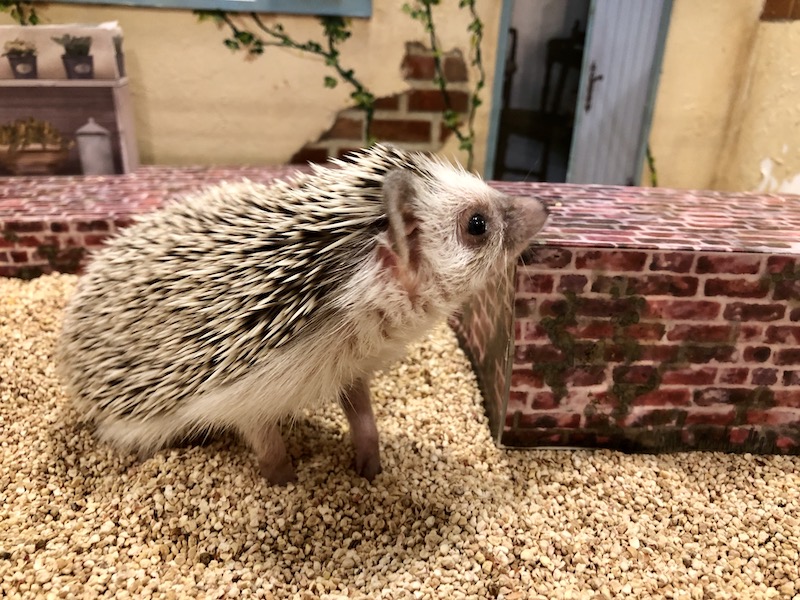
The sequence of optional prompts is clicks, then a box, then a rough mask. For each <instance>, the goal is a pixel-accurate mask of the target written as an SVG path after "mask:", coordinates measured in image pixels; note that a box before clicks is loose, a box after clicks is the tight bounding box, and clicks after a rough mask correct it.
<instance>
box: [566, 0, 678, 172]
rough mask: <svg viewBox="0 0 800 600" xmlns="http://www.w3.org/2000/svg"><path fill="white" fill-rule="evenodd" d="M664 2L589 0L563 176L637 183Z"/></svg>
mask: <svg viewBox="0 0 800 600" xmlns="http://www.w3.org/2000/svg"><path fill="white" fill-rule="evenodd" d="M667 2H668V0H593V1H592V6H591V9H590V15H589V26H588V30H587V39H586V52H585V53H584V59H583V69H582V75H581V77H582V79H581V88H580V93H579V101H578V107H577V112H576V123H575V133H574V136H573V143H572V149H571V152H570V164H569V169H568V173H567V181H569V182H571V183H603V184H620V185H627V184H633V183H637V182H638V175H639V171H640V169H641V149H642V143H643V138H644V136H645V135H646V133H647V130H648V128H649V123H648V122H647V121H648V118H649V110H648V103H649V102H650V100H651V94H652V90H653V86H654V85H655V81H656V78H655V77H653V72H654V69H659V68H660V50H661V47H662V44H663V36H664V33H665V25H666V23H665V21H666V16H665V15H667V14H668V6H667ZM592 65H594V67H595V71H594V75H595V76H596V77H602V79H599V80H595V82H594V83H593V84H592V83H591V77H592ZM590 94H591V102H590V104H589V107H588V110H587V98H588V96H589V95H590Z"/></svg>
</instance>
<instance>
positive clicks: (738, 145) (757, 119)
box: [713, 21, 800, 194]
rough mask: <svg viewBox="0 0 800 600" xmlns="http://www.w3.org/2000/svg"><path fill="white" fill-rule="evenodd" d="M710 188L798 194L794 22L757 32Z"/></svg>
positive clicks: (798, 53)
mask: <svg viewBox="0 0 800 600" xmlns="http://www.w3.org/2000/svg"><path fill="white" fill-rule="evenodd" d="M731 131H732V135H731V136H730V137H729V139H728V140H727V144H726V146H725V148H724V151H723V154H722V157H721V160H720V164H719V165H718V168H717V177H716V179H715V181H714V182H713V185H714V187H715V188H717V189H723V190H759V191H766V192H782V193H793V194H800V21H785V22H766V23H761V24H760V26H759V28H758V34H757V36H756V42H755V45H754V48H753V58H752V61H751V64H750V76H749V78H748V82H747V85H745V86H742V88H741V90H740V92H739V106H738V107H737V110H736V114H735V116H734V119H733V123H732V124H731Z"/></svg>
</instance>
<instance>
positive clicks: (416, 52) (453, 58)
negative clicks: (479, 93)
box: [290, 42, 469, 164]
mask: <svg viewBox="0 0 800 600" xmlns="http://www.w3.org/2000/svg"><path fill="white" fill-rule="evenodd" d="M400 68H401V70H402V73H403V78H404V79H405V80H406V82H407V83H408V84H409V86H410V88H409V89H408V90H406V91H405V92H403V93H400V94H394V95H392V96H384V97H382V98H377V99H376V101H375V114H374V116H373V122H372V135H373V136H374V137H375V138H376V139H377V140H378V141H382V142H391V143H394V144H396V145H398V146H401V147H403V148H407V149H409V150H420V151H423V152H435V151H436V150H438V149H439V148H441V147H442V145H443V144H444V142H445V141H446V140H447V138H448V137H449V136H450V135H451V134H452V132H451V131H450V129H448V128H447V127H445V125H444V121H443V118H442V111H444V109H445V99H444V97H443V95H442V93H441V91H440V90H439V86H438V85H436V83H435V77H436V69H435V66H434V60H433V53H432V52H431V51H430V50H428V49H427V48H425V46H423V45H422V44H419V43H416V42H409V43H407V44H406V55H405V57H404V58H403V63H402V65H401V67H400ZM442 69H443V71H444V77H445V80H446V81H447V89H448V96H449V99H450V106H451V108H452V110H455V111H456V112H458V113H461V114H465V113H466V112H467V110H468V106H469V85H468V83H467V77H468V72H467V63H466V61H464V57H463V55H462V54H461V52H460V51H458V50H453V51H451V52H448V53H447V54H445V55H444V56H443V57H442ZM365 143H366V135H365V131H364V113H363V111H361V110H358V109H356V108H348V109H346V110H343V111H341V112H340V113H339V114H338V115H337V117H336V120H335V121H334V122H333V125H332V126H331V128H330V129H328V131H326V132H325V133H323V134H322V135H321V136H320V138H319V139H318V140H317V141H315V142H313V143H310V144H306V145H305V146H303V148H301V149H300V150H299V151H298V152H297V153H295V155H294V156H292V159H291V161H290V162H291V163H294V164H303V163H306V162H309V161H311V162H325V161H326V160H328V158H329V157H336V158H341V157H342V156H343V155H345V154H346V153H348V152H350V151H352V150H354V149H356V148H359V147H360V146H362V145H365Z"/></svg>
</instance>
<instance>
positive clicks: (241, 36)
mask: <svg viewBox="0 0 800 600" xmlns="http://www.w3.org/2000/svg"><path fill="white" fill-rule="evenodd" d="M234 37H235V38H236V39H237V40H238V41H240V42H241V43H242V44H244V45H245V46H249V45H250V44H252V43H253V42H254V41H255V39H256V36H254V35H253V34H252V33H250V32H249V31H237V32H236V34H235V36H234Z"/></svg>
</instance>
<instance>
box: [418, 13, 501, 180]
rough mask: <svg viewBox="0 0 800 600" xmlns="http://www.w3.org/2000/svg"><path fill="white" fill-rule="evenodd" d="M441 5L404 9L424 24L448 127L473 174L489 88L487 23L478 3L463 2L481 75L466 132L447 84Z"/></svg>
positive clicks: (474, 59) (472, 97) (472, 55)
mask: <svg viewBox="0 0 800 600" xmlns="http://www.w3.org/2000/svg"><path fill="white" fill-rule="evenodd" d="M439 4H441V0H415V2H414V3H413V4H410V3H406V4H404V5H403V11H404V12H405V13H406V14H408V15H409V16H410V17H411V18H412V19H414V20H416V21H419V22H420V23H422V26H423V28H424V29H425V31H426V33H427V34H428V38H429V43H430V47H431V51H432V52H433V60H434V65H435V68H436V77H435V79H434V82H435V83H436V85H437V86H439V90H440V92H441V93H442V97H443V98H444V105H445V109H444V115H443V116H444V124H445V126H446V127H447V128H448V129H450V130H451V131H452V132H453V133H454V134H455V136H456V138H457V139H458V141H459V147H460V149H461V150H464V151H465V152H466V153H467V169H468V170H472V166H473V162H474V157H475V113H476V111H477V110H478V107H479V106H480V105H481V104H482V101H481V98H480V92H481V90H482V89H483V88H484V86H485V85H486V71H485V69H484V66H483V55H482V53H481V45H482V42H483V21H481V19H480V17H479V16H478V12H477V10H476V8H475V0H459V3H458V6H459V8H461V9H464V8H467V9H468V10H469V12H470V16H471V21H470V23H469V25H468V26H467V31H468V32H469V34H470V64H471V65H472V66H473V67H475V69H476V71H477V72H478V79H477V81H476V82H475V88H474V90H473V91H472V92H471V93H470V97H469V110H468V113H467V123H466V129H463V128H462V123H461V119H460V117H459V114H458V112H457V111H455V110H454V109H453V103H452V101H451V99H450V93H449V90H448V89H447V80H446V78H445V76H444V69H443V67H442V54H443V53H442V50H441V46H440V44H439V40H438V38H437V36H436V24H435V21H434V18H433V7H434V6H438V5H439Z"/></svg>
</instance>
